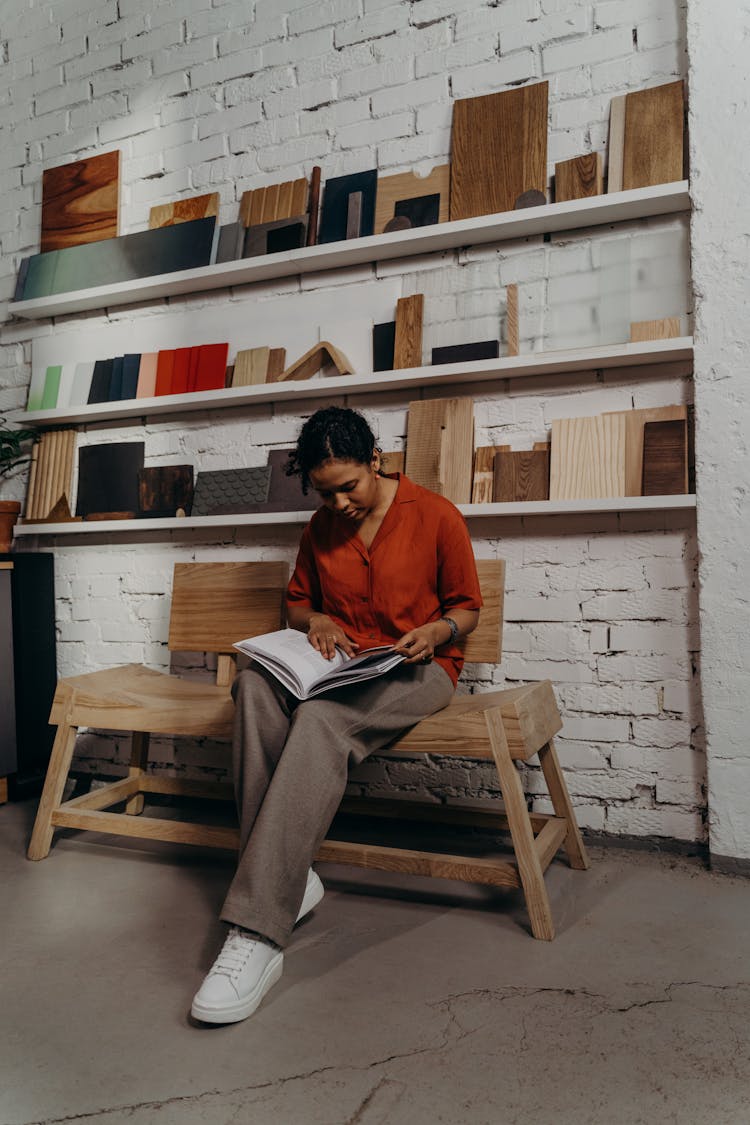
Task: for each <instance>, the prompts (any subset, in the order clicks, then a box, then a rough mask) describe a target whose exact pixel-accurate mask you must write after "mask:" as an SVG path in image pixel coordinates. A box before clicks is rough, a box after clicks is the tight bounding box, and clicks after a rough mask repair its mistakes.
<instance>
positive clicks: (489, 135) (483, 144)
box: [450, 82, 548, 219]
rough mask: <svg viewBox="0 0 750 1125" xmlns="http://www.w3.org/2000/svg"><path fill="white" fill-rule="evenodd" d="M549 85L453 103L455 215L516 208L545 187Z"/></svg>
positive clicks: (483, 213)
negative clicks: (524, 196) (527, 193)
mask: <svg viewBox="0 0 750 1125" xmlns="http://www.w3.org/2000/svg"><path fill="white" fill-rule="evenodd" d="M547 97H548V83H547V82H537V83H535V84H534V85H531V86H520V87H518V88H517V89H515V90H504V91H502V92H500V93H496V94H485V95H483V96H482V97H478V98H462V99H460V100H459V101H456V102H454V103H453V125H452V129H451V193H450V194H451V205H450V217H451V219H468V218H471V217H472V216H474V215H491V214H494V213H496V212H499V211H512V210H513V208H514V206H515V203H516V199H517V198H518V197H519V195H522V194H523V192H525V191H530V190H536V191H541V192H544V191H546V187H547Z"/></svg>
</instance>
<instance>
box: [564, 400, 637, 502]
mask: <svg viewBox="0 0 750 1125" xmlns="http://www.w3.org/2000/svg"><path fill="white" fill-rule="evenodd" d="M625 447H626V422H625V418H624V416H623V415H622V414H603V415H599V416H597V417H593V418H560V419H555V420H554V421H553V422H552V447H551V450H550V490H549V498H550V500H582V499H591V498H593V497H600V496H626V495H627V492H626V490H625V488H626V476H625V463H626V462H625V452H626V449H625Z"/></svg>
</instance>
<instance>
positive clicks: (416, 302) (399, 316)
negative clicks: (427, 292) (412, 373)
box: [393, 293, 424, 371]
mask: <svg viewBox="0 0 750 1125" xmlns="http://www.w3.org/2000/svg"><path fill="white" fill-rule="evenodd" d="M423 313H424V294H423V293H414V294H413V296H411V297H400V298H399V300H398V303H397V305H396V338H395V342H394V345H393V369H394V371H398V370H400V369H401V368H404V367H421V366H422V317H423Z"/></svg>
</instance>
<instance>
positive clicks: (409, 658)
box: [393, 621, 450, 664]
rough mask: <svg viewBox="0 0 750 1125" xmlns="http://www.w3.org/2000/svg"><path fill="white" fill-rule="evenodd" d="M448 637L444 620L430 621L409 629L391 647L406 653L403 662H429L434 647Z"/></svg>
mask: <svg viewBox="0 0 750 1125" xmlns="http://www.w3.org/2000/svg"><path fill="white" fill-rule="evenodd" d="M446 633H447V634H448V636H447V637H446V636H445V634H446ZM449 639H450V629H449V627H448V626H447V625H446V624H445V622H444V621H432V622H430V624H429V625H419V626H418V627H417V628H416V629H410V630H409V632H408V633H404V635H403V637H401V639H400V640H399V641H397V642H396V644H395V645H394V646H393V647H394V649H395V651H396V652H403V653H404V654H405V655H406V660H405V661H404V664H429V663H430V661H431V660H432V658H433V656H434V655H435V649H436V648H438V647H439V646H440V645H444V644H445V642H446V641H447V640H449Z"/></svg>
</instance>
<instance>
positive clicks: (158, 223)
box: [148, 191, 219, 230]
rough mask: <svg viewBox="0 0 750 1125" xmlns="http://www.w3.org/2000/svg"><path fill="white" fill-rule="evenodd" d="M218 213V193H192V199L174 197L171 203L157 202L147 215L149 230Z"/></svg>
mask: <svg viewBox="0 0 750 1125" xmlns="http://www.w3.org/2000/svg"><path fill="white" fill-rule="evenodd" d="M218 214H219V193H218V191H212V192H210V193H209V194H208V195H194V196H193V198H192V199H175V200H174V202H172V203H157V205H156V206H155V207H152V208H151V210H150V211H149V215H148V226H149V230H156V228H157V227H172V226H174V225H175V223H189V222H190V221H191V220H192V219H205V218H207V217H208V216H209V215H218Z"/></svg>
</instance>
